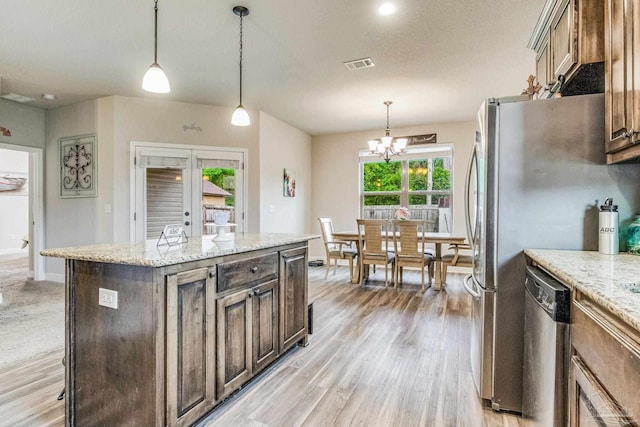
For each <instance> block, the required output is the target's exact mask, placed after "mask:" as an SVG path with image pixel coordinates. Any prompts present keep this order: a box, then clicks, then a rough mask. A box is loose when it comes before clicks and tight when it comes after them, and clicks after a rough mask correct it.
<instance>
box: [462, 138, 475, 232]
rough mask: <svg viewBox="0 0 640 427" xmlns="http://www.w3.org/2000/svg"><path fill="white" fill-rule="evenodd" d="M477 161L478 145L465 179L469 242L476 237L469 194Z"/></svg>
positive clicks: (465, 205)
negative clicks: (472, 226) (472, 227)
mask: <svg viewBox="0 0 640 427" xmlns="http://www.w3.org/2000/svg"><path fill="white" fill-rule="evenodd" d="M476 161H477V154H476V147H475V146H474V147H473V152H472V153H471V158H470V159H469V165H468V166H467V176H466V179H465V181H464V194H465V201H464V219H465V221H466V224H467V240H468V241H469V244H471V243H472V242H473V241H474V239H475V236H474V234H475V230H472V229H471V208H470V206H469V196H471V194H470V191H471V175H472V174H473V168H474V164H475V163H476Z"/></svg>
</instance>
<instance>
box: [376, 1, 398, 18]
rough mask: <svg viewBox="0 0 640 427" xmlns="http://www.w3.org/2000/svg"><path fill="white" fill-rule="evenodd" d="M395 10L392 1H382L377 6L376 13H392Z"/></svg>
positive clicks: (383, 14)
mask: <svg viewBox="0 0 640 427" xmlns="http://www.w3.org/2000/svg"><path fill="white" fill-rule="evenodd" d="M395 12H396V5H394V4H393V3H389V2H387V3H382V5H380V7H379V8H378V13H379V14H380V15H382V16H387V15H393V14H394V13H395Z"/></svg>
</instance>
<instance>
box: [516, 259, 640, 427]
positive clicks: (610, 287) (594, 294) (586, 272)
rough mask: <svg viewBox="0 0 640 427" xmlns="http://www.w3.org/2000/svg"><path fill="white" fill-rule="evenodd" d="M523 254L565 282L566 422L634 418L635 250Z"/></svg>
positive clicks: (637, 416)
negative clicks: (567, 349) (568, 318)
mask: <svg viewBox="0 0 640 427" xmlns="http://www.w3.org/2000/svg"><path fill="white" fill-rule="evenodd" d="M525 255H526V256H527V257H528V260H529V262H530V263H532V264H535V265H537V266H538V267H540V268H542V269H544V270H546V271H547V272H549V273H550V274H551V275H553V276H555V277H556V278H557V279H558V280H560V281H561V282H562V283H564V284H565V285H567V286H569V287H570V288H571V313H570V316H571V326H570V334H571V339H570V340H571V354H570V359H569V362H568V363H569V367H568V369H569V379H570V382H569V396H568V397H569V399H568V401H569V412H570V414H569V417H570V423H569V425H570V426H572V427H576V426H584V425H595V424H594V420H596V421H603V422H602V423H600V422H598V425H601V424H602V425H605V424H606V425H612V426H613V425H616V426H617V425H620V426H623V425H624V426H627V425H638V424H640V400H639V399H638V390H640V256H637V255H630V254H617V255H603V254H599V253H598V252H590V251H562V250H541V249H527V250H525Z"/></svg>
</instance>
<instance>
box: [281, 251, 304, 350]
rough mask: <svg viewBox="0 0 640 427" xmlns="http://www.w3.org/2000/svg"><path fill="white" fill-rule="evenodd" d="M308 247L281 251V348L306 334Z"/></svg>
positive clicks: (285, 347)
mask: <svg viewBox="0 0 640 427" xmlns="http://www.w3.org/2000/svg"><path fill="white" fill-rule="evenodd" d="M307 322H308V317H307V248H306V247H304V248H298V249H291V250H288V251H282V252H281V253H280V352H284V351H285V350H287V349H288V348H290V347H291V346H293V345H295V343H296V342H298V341H300V340H305V341H306V338H307Z"/></svg>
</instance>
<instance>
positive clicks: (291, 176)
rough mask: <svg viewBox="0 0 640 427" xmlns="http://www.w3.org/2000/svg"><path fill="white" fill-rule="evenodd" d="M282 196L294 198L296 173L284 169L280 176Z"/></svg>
mask: <svg viewBox="0 0 640 427" xmlns="http://www.w3.org/2000/svg"><path fill="white" fill-rule="evenodd" d="M282 195H283V196H284V197H296V171H294V170H292V169H287V168H284V170H283V174H282Z"/></svg>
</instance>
